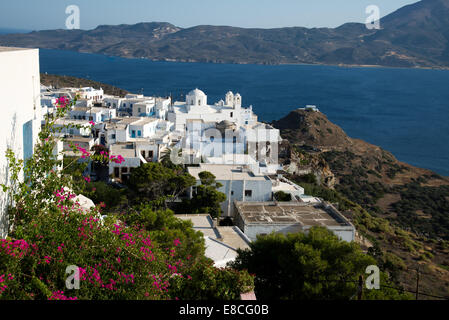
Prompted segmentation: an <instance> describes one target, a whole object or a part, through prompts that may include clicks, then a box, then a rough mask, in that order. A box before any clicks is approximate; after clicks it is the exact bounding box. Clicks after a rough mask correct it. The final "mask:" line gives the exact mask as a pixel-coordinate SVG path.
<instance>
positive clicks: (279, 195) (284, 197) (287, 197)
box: [274, 191, 292, 201]
mask: <svg viewBox="0 0 449 320" xmlns="http://www.w3.org/2000/svg"><path fill="white" fill-rule="evenodd" d="M274 198H275V199H276V200H277V201H291V200H292V195H291V194H290V193H285V192H284V191H278V192H276V193H275V194H274Z"/></svg>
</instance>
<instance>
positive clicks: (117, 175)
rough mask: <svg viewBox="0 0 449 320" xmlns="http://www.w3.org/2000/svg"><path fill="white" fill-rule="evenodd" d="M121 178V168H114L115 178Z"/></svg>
mask: <svg viewBox="0 0 449 320" xmlns="http://www.w3.org/2000/svg"><path fill="white" fill-rule="evenodd" d="M119 176H120V168H118V167H116V168H114V177H119Z"/></svg>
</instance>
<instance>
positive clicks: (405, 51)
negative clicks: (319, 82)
mask: <svg viewBox="0 0 449 320" xmlns="http://www.w3.org/2000/svg"><path fill="white" fill-rule="evenodd" d="M380 25H381V29H380V30H368V29H367V28H366V27H365V25H364V24H362V23H346V24H343V25H342V26H340V27H338V28H311V29H309V28H302V27H291V28H277V29H256V28H237V27H228V26H207V25H203V26H196V27H192V28H179V27H176V26H174V25H172V24H170V23H166V22H151V23H138V24H135V25H117V26H109V25H102V26H98V27H97V28H96V29H93V30H87V31H86V30H61V29H60V30H47V31H35V32H31V33H27V34H7V35H0V45H4V46H22V47H39V48H46V49H62V50H73V51H78V52H89V53H99V54H105V55H112V56H121V57H129V58H148V59H152V60H165V61H187V62H214V63H256V64H283V63H306V64H331V65H377V66H389V67H431V68H448V67H449V0H422V1H420V2H417V3H414V4H411V5H408V6H405V7H403V8H400V9H399V10H397V11H395V12H393V13H391V14H390V15H387V16H385V17H384V18H382V19H381V22H380Z"/></svg>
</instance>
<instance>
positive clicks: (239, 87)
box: [40, 49, 449, 176]
mask: <svg viewBox="0 0 449 320" xmlns="http://www.w3.org/2000/svg"><path fill="white" fill-rule="evenodd" d="M40 66H41V72H47V73H50V74H60V75H70V76H76V77H82V78H88V79H92V80H95V81H101V82H104V83H108V84H111V85H114V86H117V87H120V88H123V89H126V90H129V91H131V92H134V93H140V92H142V93H144V94H145V95H162V96H166V95H170V94H172V95H173V97H174V98H178V99H180V97H181V95H185V94H186V93H187V92H188V91H190V90H191V89H194V88H196V87H197V88H200V89H202V90H203V91H204V92H205V93H206V94H207V95H208V99H209V103H213V102H216V101H218V100H220V99H224V95H225V93H226V92H227V91H229V90H231V91H233V92H239V93H240V94H241V95H242V97H243V104H244V106H249V105H252V106H253V110H254V111H255V112H256V114H257V115H258V116H259V119H260V120H262V121H267V122H269V121H272V120H275V119H279V118H282V117H284V116H285V115H287V114H288V113H289V112H290V111H291V110H294V109H296V108H298V107H304V106H305V105H308V104H309V105H316V106H317V107H318V108H319V109H320V111H322V112H323V113H325V114H326V115H327V117H328V118H329V120H331V121H332V122H334V123H335V124H337V125H339V126H340V127H342V128H343V130H345V132H346V133H347V134H348V135H349V136H351V137H353V138H359V139H363V140H365V141H367V142H370V143H372V144H375V145H379V146H381V147H382V148H384V149H386V150H388V151H390V152H392V153H393V154H394V155H395V156H396V157H397V158H398V159H399V160H401V161H404V162H407V163H409V164H412V165H415V166H418V167H422V168H427V169H431V170H433V171H435V172H437V173H439V174H441V175H445V176H449V167H448V165H449V71H442V70H422V69H395V68H357V67H356V68H348V67H334V66H310V65H280V66H264V65H236V64H207V63H178V62H154V61H149V60H146V59H125V58H118V57H108V56H104V55H97V54H85V53H76V52H70V51H59V50H44V49H42V50H40Z"/></svg>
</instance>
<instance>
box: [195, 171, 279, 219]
mask: <svg viewBox="0 0 449 320" xmlns="http://www.w3.org/2000/svg"><path fill="white" fill-rule="evenodd" d="M187 170H188V172H189V174H190V175H192V176H193V177H194V178H195V179H196V180H197V185H200V184H201V179H200V177H199V174H200V173H201V172H203V171H208V172H210V173H212V174H213V175H214V176H215V177H216V181H217V182H220V183H221V184H222V185H223V186H222V187H221V188H219V189H218V191H220V192H223V193H224V194H225V195H226V198H227V199H226V201H225V202H223V203H222V204H221V209H222V210H223V217H230V216H233V214H234V206H233V202H234V201H271V200H272V181H271V180H270V178H269V177H268V176H266V175H255V174H254V173H253V172H251V171H250V170H248V169H247V168H245V167H243V166H235V165H215V164H205V163H201V164H200V165H199V167H188V169H187ZM194 188H195V187H192V188H191V190H190V191H189V195H190V197H192V196H193V192H194V191H195V190H194Z"/></svg>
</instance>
